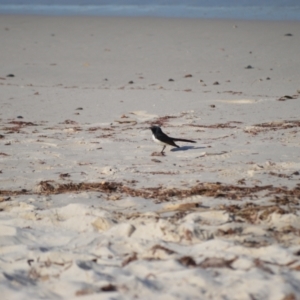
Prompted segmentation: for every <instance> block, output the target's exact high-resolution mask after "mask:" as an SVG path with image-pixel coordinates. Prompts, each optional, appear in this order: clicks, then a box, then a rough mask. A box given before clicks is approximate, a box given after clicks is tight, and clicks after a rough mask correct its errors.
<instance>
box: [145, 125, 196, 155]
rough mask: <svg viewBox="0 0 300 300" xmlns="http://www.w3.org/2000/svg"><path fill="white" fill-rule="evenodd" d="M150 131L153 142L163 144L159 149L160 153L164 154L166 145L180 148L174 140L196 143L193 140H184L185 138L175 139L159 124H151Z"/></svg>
mask: <svg viewBox="0 0 300 300" xmlns="http://www.w3.org/2000/svg"><path fill="white" fill-rule="evenodd" d="M150 129H151V131H152V139H153V141H154V142H155V143H157V144H160V145H163V148H162V150H161V153H162V154H164V150H165V148H166V146H173V147H177V148H180V147H179V146H178V145H176V144H175V142H188V143H196V142H195V141H191V140H185V139H177V138H173V137H170V136H167V135H166V134H165V133H163V131H162V130H161V128H160V127H159V126H151V127H150Z"/></svg>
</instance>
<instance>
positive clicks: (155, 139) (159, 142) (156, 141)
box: [152, 134, 169, 146]
mask: <svg viewBox="0 0 300 300" xmlns="http://www.w3.org/2000/svg"><path fill="white" fill-rule="evenodd" d="M152 139H153V141H154V142H155V143H157V144H159V145H164V146H169V145H168V144H166V143H163V142H161V141H160V140H158V139H157V138H155V136H154V134H152Z"/></svg>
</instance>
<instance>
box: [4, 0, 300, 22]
mask: <svg viewBox="0 0 300 300" xmlns="http://www.w3.org/2000/svg"><path fill="white" fill-rule="evenodd" d="M0 14H38V15H90V16H95V15H96V16H155V17H173V18H174V17H184V18H218V19H220V18H221V19H254V20H298V21H299V20H300V0H202V1H201V0H198V1H196V0H186V1H184V0H173V1H171V0H153V1H151V0H139V1H137V0H112V1H108V0H85V1H83V0H0Z"/></svg>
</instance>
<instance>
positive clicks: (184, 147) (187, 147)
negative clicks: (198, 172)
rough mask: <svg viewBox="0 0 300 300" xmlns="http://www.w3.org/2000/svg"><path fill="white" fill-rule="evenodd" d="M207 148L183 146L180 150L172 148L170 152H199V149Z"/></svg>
mask: <svg viewBox="0 0 300 300" xmlns="http://www.w3.org/2000/svg"><path fill="white" fill-rule="evenodd" d="M205 148H206V147H195V146H183V147H180V148H172V149H171V150H170V151H172V152H177V151H187V150H192V149H193V150H197V149H205Z"/></svg>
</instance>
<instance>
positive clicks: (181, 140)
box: [172, 138, 196, 143]
mask: <svg viewBox="0 0 300 300" xmlns="http://www.w3.org/2000/svg"><path fill="white" fill-rule="evenodd" d="M172 139H173V140H174V141H175V142H188V143H196V142H195V141H191V140H185V139H175V138H172Z"/></svg>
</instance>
